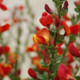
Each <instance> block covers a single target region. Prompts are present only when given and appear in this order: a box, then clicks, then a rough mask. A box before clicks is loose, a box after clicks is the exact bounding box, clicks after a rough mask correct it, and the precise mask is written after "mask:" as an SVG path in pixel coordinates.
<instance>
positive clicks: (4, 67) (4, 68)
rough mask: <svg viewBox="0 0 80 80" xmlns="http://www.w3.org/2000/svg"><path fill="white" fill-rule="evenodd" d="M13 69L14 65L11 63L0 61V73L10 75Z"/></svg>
mask: <svg viewBox="0 0 80 80" xmlns="http://www.w3.org/2000/svg"><path fill="white" fill-rule="evenodd" d="M11 69H12V66H11V65H10V64H7V63H0V75H1V76H2V77H5V76H6V75H8V74H9V73H10V71H11Z"/></svg>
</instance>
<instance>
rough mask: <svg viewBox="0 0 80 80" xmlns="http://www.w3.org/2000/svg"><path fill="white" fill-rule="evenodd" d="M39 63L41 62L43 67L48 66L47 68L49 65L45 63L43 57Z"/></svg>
mask: <svg viewBox="0 0 80 80" xmlns="http://www.w3.org/2000/svg"><path fill="white" fill-rule="evenodd" d="M39 63H40V64H41V66H42V67H46V68H47V67H48V65H47V63H45V62H44V60H43V59H41V60H40V61H39Z"/></svg>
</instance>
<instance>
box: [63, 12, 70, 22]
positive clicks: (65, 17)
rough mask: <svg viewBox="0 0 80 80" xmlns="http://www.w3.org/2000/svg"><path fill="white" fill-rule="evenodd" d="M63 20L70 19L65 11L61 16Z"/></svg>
mask: <svg viewBox="0 0 80 80" xmlns="http://www.w3.org/2000/svg"><path fill="white" fill-rule="evenodd" d="M62 18H63V19H64V20H66V21H69V20H70V17H68V14H67V13H66V14H65V15H64V16H63V17H62Z"/></svg>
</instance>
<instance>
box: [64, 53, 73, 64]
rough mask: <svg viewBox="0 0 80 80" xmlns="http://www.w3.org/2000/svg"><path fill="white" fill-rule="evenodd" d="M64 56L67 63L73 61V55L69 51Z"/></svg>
mask: <svg viewBox="0 0 80 80" xmlns="http://www.w3.org/2000/svg"><path fill="white" fill-rule="evenodd" d="M66 57H67V58H68V60H67V63H68V64H70V63H72V62H73V61H74V58H73V56H72V55H71V54H70V53H69V52H68V53H67V56H66Z"/></svg>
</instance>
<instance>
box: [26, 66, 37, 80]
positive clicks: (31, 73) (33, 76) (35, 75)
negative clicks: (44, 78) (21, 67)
mask: <svg viewBox="0 0 80 80" xmlns="http://www.w3.org/2000/svg"><path fill="white" fill-rule="evenodd" d="M28 74H29V75H30V76H31V77H32V78H34V79H37V74H36V72H35V71H34V70H33V69H32V68H29V69H28Z"/></svg>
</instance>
